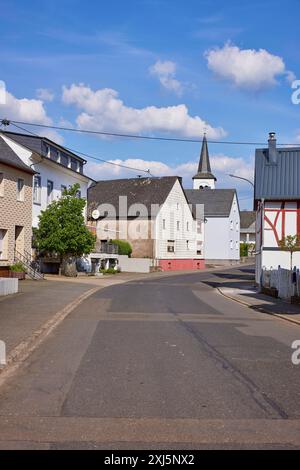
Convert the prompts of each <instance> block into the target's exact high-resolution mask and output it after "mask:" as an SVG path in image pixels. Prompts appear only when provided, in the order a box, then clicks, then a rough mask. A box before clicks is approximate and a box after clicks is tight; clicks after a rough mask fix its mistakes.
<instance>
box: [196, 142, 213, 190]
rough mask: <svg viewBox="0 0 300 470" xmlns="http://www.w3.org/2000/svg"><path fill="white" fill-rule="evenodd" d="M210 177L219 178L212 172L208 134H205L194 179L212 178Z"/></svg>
mask: <svg viewBox="0 0 300 470" xmlns="http://www.w3.org/2000/svg"><path fill="white" fill-rule="evenodd" d="M210 178H213V179H214V180H215V181H217V178H216V177H215V176H214V175H213V174H212V172H211V167H210V161H209V153H208V146H207V138H206V136H204V137H203V141H202V147H201V154H200V160H199V165H198V172H197V173H196V175H195V176H193V179H210Z"/></svg>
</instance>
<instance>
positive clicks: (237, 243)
mask: <svg viewBox="0 0 300 470" xmlns="http://www.w3.org/2000/svg"><path fill="white" fill-rule="evenodd" d="M235 249H236V250H238V249H239V242H238V241H236V242H235Z"/></svg>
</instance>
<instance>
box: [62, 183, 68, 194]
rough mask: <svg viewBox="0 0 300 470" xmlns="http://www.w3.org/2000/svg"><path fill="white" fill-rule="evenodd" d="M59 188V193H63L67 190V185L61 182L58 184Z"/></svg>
mask: <svg viewBox="0 0 300 470" xmlns="http://www.w3.org/2000/svg"><path fill="white" fill-rule="evenodd" d="M60 190H61V195H63V193H64V192H65V191H66V190H67V186H66V185H65V184H62V185H61V186H60Z"/></svg>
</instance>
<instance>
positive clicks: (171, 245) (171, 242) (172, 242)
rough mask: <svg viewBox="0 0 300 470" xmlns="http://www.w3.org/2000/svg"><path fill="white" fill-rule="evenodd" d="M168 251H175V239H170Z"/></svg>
mask: <svg viewBox="0 0 300 470" xmlns="http://www.w3.org/2000/svg"><path fill="white" fill-rule="evenodd" d="M167 252H168V253H174V252H175V240H168V244H167Z"/></svg>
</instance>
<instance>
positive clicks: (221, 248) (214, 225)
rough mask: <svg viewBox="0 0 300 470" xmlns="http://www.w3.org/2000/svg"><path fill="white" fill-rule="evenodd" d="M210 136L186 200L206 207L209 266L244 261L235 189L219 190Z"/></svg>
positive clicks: (204, 145)
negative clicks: (241, 251)
mask: <svg viewBox="0 0 300 470" xmlns="http://www.w3.org/2000/svg"><path fill="white" fill-rule="evenodd" d="M216 181H217V179H216V177H215V176H214V175H213V173H212V171H211V165H210V159H209V152H208V145H207V139H206V136H204V138H203V143H202V148H201V153H200V160H199V165H198V172H197V174H196V175H195V176H194V177H193V189H186V190H185V193H186V197H187V200H188V202H189V203H190V204H192V205H193V206H197V205H203V206H204V220H205V223H204V240H205V244H204V258H205V262H206V263H220V262H221V263H222V264H223V263H224V264H227V263H229V264H230V263H232V262H237V261H238V260H239V259H240V211H239V204H238V198H237V194H236V191H235V189H216V187H215V183H216Z"/></svg>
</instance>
